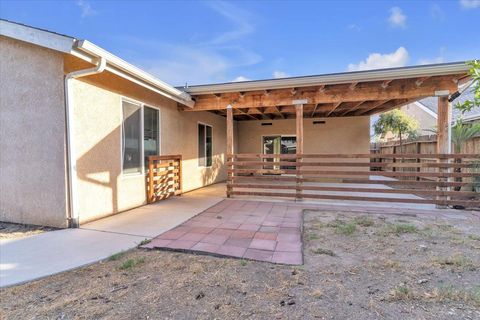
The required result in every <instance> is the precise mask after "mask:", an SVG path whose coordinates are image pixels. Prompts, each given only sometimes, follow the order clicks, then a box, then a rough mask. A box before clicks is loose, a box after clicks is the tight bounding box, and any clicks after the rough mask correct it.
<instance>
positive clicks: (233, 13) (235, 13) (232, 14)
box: [206, 1, 255, 44]
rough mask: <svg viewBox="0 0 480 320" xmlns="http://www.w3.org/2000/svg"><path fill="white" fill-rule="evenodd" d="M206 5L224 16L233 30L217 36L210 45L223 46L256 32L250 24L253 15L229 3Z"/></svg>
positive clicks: (209, 3) (210, 3)
mask: <svg viewBox="0 0 480 320" xmlns="http://www.w3.org/2000/svg"><path fill="white" fill-rule="evenodd" d="M206 4H207V5H208V6H209V7H210V8H212V9H213V10H214V11H216V12H217V13H219V14H220V15H222V16H223V17H224V18H226V19H227V20H228V21H230V23H231V24H233V27H234V28H233V29H232V30H230V31H226V32H223V33H222V34H219V35H217V36H215V37H214V38H213V39H211V40H210V41H209V42H208V43H210V44H222V43H226V42H230V41H232V40H236V39H239V38H242V37H244V36H246V35H248V34H250V33H253V32H254V31H255V27H254V26H253V25H252V24H251V23H250V18H251V14H250V13H249V12H247V11H245V10H242V9H241V8H239V7H236V6H234V5H232V4H230V3H227V2H217V1H215V2H206Z"/></svg>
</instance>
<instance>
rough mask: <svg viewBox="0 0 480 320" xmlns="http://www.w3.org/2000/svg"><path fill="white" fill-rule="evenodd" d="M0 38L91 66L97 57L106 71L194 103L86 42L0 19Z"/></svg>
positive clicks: (162, 83)
mask: <svg viewBox="0 0 480 320" xmlns="http://www.w3.org/2000/svg"><path fill="white" fill-rule="evenodd" d="M0 35H1V36H5V37H8V38H12V39H16V40H20V41H23V42H27V43H31V44H34V45H38V46H41V47H44V48H48V49H52V50H55V51H59V52H63V53H67V54H71V55H74V56H76V57H77V58H80V59H82V60H85V61H87V62H89V63H93V64H95V63H96V62H97V60H98V58H100V57H102V58H105V59H106V61H107V66H106V70H107V71H110V72H112V73H114V74H116V75H118V76H120V77H123V78H125V79H127V80H129V81H131V82H134V83H136V84H138V85H141V86H143V87H145V88H147V89H149V90H152V91H154V92H156V93H158V94H161V95H163V96H166V97H168V98H170V99H172V100H174V101H177V102H179V103H181V104H183V105H186V106H188V107H192V106H193V104H194V101H193V100H192V99H191V97H190V95H189V94H188V93H186V92H184V91H182V90H179V89H177V88H175V87H173V86H171V85H169V84H167V83H165V82H163V81H161V80H159V79H158V78H156V77H155V76H153V75H151V74H149V73H147V72H145V71H143V70H141V69H139V68H137V67H135V66H133V65H131V64H130V63H128V62H126V61H124V60H122V59H121V58H119V57H117V56H115V55H114V54H112V53H110V52H108V51H106V50H104V49H102V48H100V47H98V46H96V45H95V44H93V43H91V42H89V41H88V40H79V39H76V38H74V37H71V36H66V35H63V34H59V33H55V32H52V31H47V30H44V29H39V28H35V27H31V26H27V25H24V24H20V23H16V22H11V21H8V20H4V19H0Z"/></svg>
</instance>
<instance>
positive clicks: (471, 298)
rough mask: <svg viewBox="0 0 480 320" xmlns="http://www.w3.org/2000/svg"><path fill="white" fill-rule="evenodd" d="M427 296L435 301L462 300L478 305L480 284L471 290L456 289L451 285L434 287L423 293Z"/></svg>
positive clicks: (479, 302)
mask: <svg viewBox="0 0 480 320" xmlns="http://www.w3.org/2000/svg"><path fill="white" fill-rule="evenodd" d="M425 295H426V296H427V298H430V299H435V300H437V301H462V302H464V303H473V304H475V305H480V286H477V287H476V288H474V289H473V290H465V289H456V288H454V287H453V286H452V285H446V286H441V287H437V288H435V289H434V290H433V291H432V292H429V293H426V294H425Z"/></svg>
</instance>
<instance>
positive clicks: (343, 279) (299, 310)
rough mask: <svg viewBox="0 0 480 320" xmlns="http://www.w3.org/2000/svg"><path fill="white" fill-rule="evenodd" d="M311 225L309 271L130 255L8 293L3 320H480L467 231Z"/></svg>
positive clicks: (326, 221)
mask: <svg viewBox="0 0 480 320" xmlns="http://www.w3.org/2000/svg"><path fill="white" fill-rule="evenodd" d="M304 220H305V221H304V238H305V242H304V246H305V247H304V256H305V265H303V266H294V267H293V266H285V265H274V264H270V263H263V262H255V261H249V260H242V259H228V258H217V257H210V256H204V255H194V254H186V253H176V252H166V251H148V250H143V249H135V250H131V251H128V252H121V253H118V254H115V255H113V256H112V257H110V258H109V259H107V260H106V261H103V262H101V263H98V264H95V265H92V266H88V267H85V268H81V269H78V270H74V271H70V272H66V273H63V274H60V275H56V276H53V277H50V278H47V279H43V280H39V281H36V282H34V283H30V284H25V285H21V286H17V287H14V288H9V289H6V290H2V291H1V292H0V309H1V310H2V314H1V317H2V318H5V319H24V318H26V317H27V318H28V317H30V318H41V319H62V318H63V319H75V318H82V319H99V318H109V319H131V318H138V319H142V318H143V319H146V318H150V319H154V318H158V317H159V315H161V317H162V318H169V319H176V318H181V319H194V318H195V319H214V318H217V319H244V318H251V319H315V318H326V319H353V318H354V319H381V318H386V319H396V318H398V317H399V315H401V317H405V318H410V319H432V320H433V319H435V320H437V319H449V318H452V315H451V312H452V310H454V311H455V317H456V318H458V319H462V318H466V319H469V318H470V319H475V318H480V305H479V301H480V286H478V285H477V284H478V269H477V266H478V265H479V264H480V254H479V253H480V250H479V249H477V248H476V247H475V246H472V243H473V244H475V243H477V242H478V240H475V239H470V237H468V235H469V234H472V233H473V234H476V232H477V231H476V229H475V230H474V229H472V226H473V227H475V224H474V223H472V221H469V220H461V219H460V220H458V221H453V222H448V223H447V225H449V226H447V227H445V226H442V222H441V221H437V220H434V219H430V220H429V219H428V218H423V217H406V218H402V221H398V220H399V219H398V217H389V216H378V215H368V216H366V215H363V216H354V215H352V216H348V215H345V214H343V213H337V212H313V211H311V212H307V213H306V214H305V219H304ZM457 222H458V223H463V224H464V225H460V226H459V225H456V223H457ZM477 224H478V221H477ZM352 226H354V227H352ZM412 226H413V227H412ZM452 226H453V227H452ZM462 228H463V229H465V230H469V231H468V234H466V233H458V232H459V231H461V230H463V229H462ZM385 230H386V231H387V232H384V231H385ZM479 234H480V233H479ZM456 237H458V238H462V239H466V241H465V242H464V243H462V242H461V241H457V243H452V242H451V241H450V240H451V239H452V238H453V239H455V238H456ZM452 248H454V249H452Z"/></svg>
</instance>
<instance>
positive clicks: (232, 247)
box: [142, 200, 303, 265]
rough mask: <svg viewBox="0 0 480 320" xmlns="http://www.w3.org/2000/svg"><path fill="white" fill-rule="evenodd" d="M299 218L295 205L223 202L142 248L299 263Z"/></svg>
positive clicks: (298, 208)
mask: <svg viewBox="0 0 480 320" xmlns="http://www.w3.org/2000/svg"><path fill="white" fill-rule="evenodd" d="M302 219H303V216H302V208H301V207H299V206H298V205H296V206H291V205H278V204H275V203H270V202H258V201H243V200H224V201H222V202H220V203H218V204H216V205H215V206H213V207H211V208H209V209H207V210H205V211H204V212H202V213H200V214H199V215H197V216H195V217H193V218H191V219H190V220H188V221H186V222H185V223H183V224H181V225H180V226H178V227H176V228H174V229H172V230H170V231H167V232H165V233H163V234H161V235H160V236H158V237H157V238H155V239H153V240H152V241H151V242H150V243H148V244H146V245H144V246H142V247H143V248H146V249H153V248H159V249H170V250H182V251H192V252H195V251H197V252H202V253H211V254H214V255H223V256H229V257H235V258H244V259H251V260H258V261H266V262H273V263H282V264H292V265H295V264H302V263H303V254H302V242H301V226H302Z"/></svg>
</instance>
